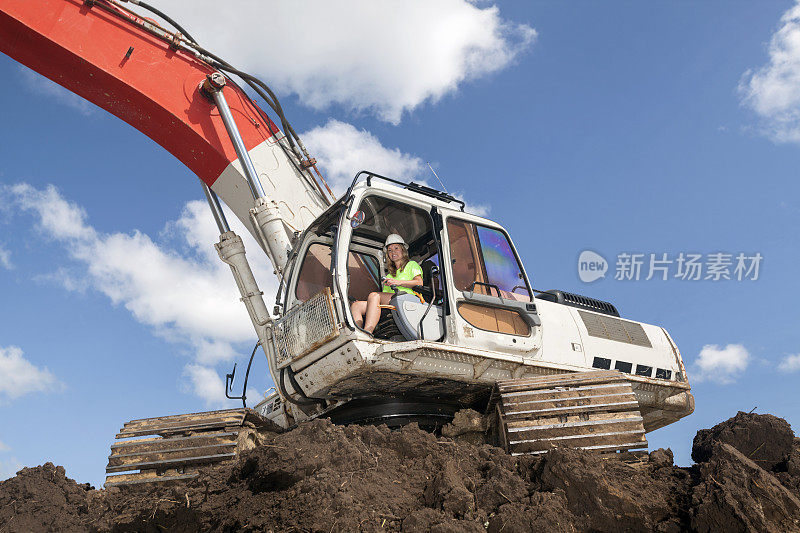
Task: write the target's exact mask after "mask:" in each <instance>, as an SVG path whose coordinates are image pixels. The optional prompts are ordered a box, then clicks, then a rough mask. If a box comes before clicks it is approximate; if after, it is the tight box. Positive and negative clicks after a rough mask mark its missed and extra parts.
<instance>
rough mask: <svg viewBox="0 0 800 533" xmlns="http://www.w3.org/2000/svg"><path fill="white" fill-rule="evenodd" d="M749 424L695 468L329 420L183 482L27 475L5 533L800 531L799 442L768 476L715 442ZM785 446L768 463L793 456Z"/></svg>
mask: <svg viewBox="0 0 800 533" xmlns="http://www.w3.org/2000/svg"><path fill="white" fill-rule="evenodd" d="M741 415H742V414H741V413H740V415H737V417H734V418H733V419H731V420H729V421H728V422H726V423H723V424H720V425H718V426H715V428H713V429H712V430H706V432H701V433H702V434H703V436H702V437H701V436H700V434H698V438H697V439H695V441H696V443H702V446H703V450H704V451H703V453H704V454H705V455H702V457H703V461H702V462H701V463H700V464H698V465H695V466H694V467H691V468H679V467H675V466H673V464H672V452H670V451H669V450H656V451H654V452H652V453H651V454H650V455H649V457H648V456H642V457H639V458H638V459H636V458H632V457H628V459H627V460H626V461H623V460H622V458H619V457H618V458H611V459H600V458H599V457H598V456H597V455H595V454H593V453H590V452H583V451H577V450H553V451H551V452H549V453H547V454H546V455H544V456H541V457H511V456H509V455H507V454H505V453H504V452H503V451H502V450H500V449H498V448H494V447H492V446H489V445H478V444H472V443H470V442H461V441H459V440H451V439H450V438H447V437H436V436H434V435H432V434H429V433H426V432H424V431H420V430H419V429H418V428H416V427H414V426H409V427H405V428H403V429H401V430H398V431H390V430H389V429H387V428H386V427H359V426H350V427H342V426H335V425H333V424H331V423H330V422H328V421H326V420H317V421H314V422H311V423H307V424H303V425H301V426H300V427H298V428H297V429H295V430H294V431H291V432H288V433H284V434H281V435H275V436H274V437H272V438H270V439H268V441H267V442H266V444H265V445H264V446H262V447H260V448H257V449H255V450H253V451H251V452H248V453H246V454H244V455H243V456H242V457H241V458H240V460H239V461H238V462H236V463H235V464H232V465H229V466H225V467H220V468H216V469H208V470H206V471H204V472H203V473H201V475H200V476H199V477H198V478H197V479H195V480H193V481H191V482H189V483H184V484H174V485H172V486H157V487H139V488H134V489H126V490H119V489H112V490H108V491H94V490H91V487H88V486H85V485H78V484H77V483H75V482H74V481H72V480H70V479H67V478H66V477H65V476H64V471H63V469H61V468H60V467H59V468H56V467H54V466H53V465H51V464H47V465H44V466H41V467H37V468H32V469H25V470H23V471H21V472H20V473H19V474H18V475H17V476H16V477H15V478H12V479H10V480H8V481H5V482H3V483H0V531H3V532H5V531H48V530H58V531H104V532H105V531H164V530H169V531H325V532H329V531H386V530H389V531H412V532H416V531H420V532H421V531H434V532H440V533H444V532H456V531H476V532H478V531H487V530H488V531H492V532H498V533H499V532H501V531H502V532H503V533H513V532H523V531H537V530H548V531H549V530H553V531H565V532H571V531H619V530H627V531H665V532H672V531H675V532H677V531H686V530H696V531H711V530H725V531H728V530H729V531H746V530H753V529H755V530H762V531H800V502H798V499H797V492H796V486H797V485H798V484H800V475H798V474H800V468H798V467H800V450H798V449H797V447H796V446H795V447H794V448H792V443H793V442H794V441H793V440H790V441H789V442H790V450H789V453H788V455H787V456H786V457H785V458H784V459H783V460H782V461H779V462H777V463H774V464H773V462H770V463H768V464H770V465H772V470H767V469H764V468H762V466H760V463H757V462H755V461H753V460H751V459H749V458H748V457H746V455H747V453H751V454H752V450H749V451H748V452H744V451H742V450H741V449H740V448H738V447H737V446H736V444H734V443H732V442H730V439H729V438H728V437H726V436H722V435H727V433H726V432H724V431H722V430H720V431H717V432H716V433H715V430H716V429H717V428H720V426H724V425H725V424H730V427H736V428H738V427H740V426H741V424H743V423H744V422H742V420H743V419H742V418H741ZM745 416H746V417H748V418H747V421H749V422H747V423H752V424H755V426H754V427H762V426H763V427H767V426H769V427H772V426H775V427H779V426H781V424H780V423H778V424H777V425H776V424H774V422H775V421H780V422H781V423H783V424H785V422H783V421H782V420H780V419H777V418H775V417H769V415H745ZM764 417H768V418H764ZM462 418H464V419H465V420H466V421H468V420H469V419H470V417H469V416H463V417H462ZM468 426H469V427H471V425H470V424H466V423H465V424H464V427H468ZM726 427H727V426H726ZM786 427H787V428H788V425H786ZM456 429H457V428H456ZM456 429H453V431H452V432H451V433H452V434H453V435H456V436H458V435H457V434H459V433H460V431H461V430H456ZM723 429H724V428H723ZM709 432H710V433H709ZM467 433H469V432H467ZM730 433H733V434H736V431H731V432H730ZM715 435H720V436H719V437H717V436H715ZM789 436H790V438H791V439H794V436H793V435H792V434H791V430H789ZM698 439H699V440H698ZM725 439H728V440H725ZM466 440H471V439H466ZM773 440H774V439H769V440H768V441H767V442H766V444H765V445H764V446H762V447H761V448H759V451H760V450H762V449H763V448H765V447H766V448H769V449H768V450H764V451H763V452H762V453H763V455H759V456H758V457H759V458H761V459H766V458H771V457H778V456H780V454H781V453H783V454H785V453H786V451H785V450H784V449H783V448H781V450H783V451H778V450H773V449H771V447H772V445H773V442H772V441H773ZM748 442H749V441H748ZM783 442H784V441H783V440H780V442H778V445H779V447H780V446H782V445H783V444H782V443H783ZM756 446H758V445H757V444H756ZM698 449H700V448H699V446H698ZM753 455H754V456H755V454H753ZM793 492H794V493H793Z"/></svg>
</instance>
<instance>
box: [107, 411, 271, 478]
mask: <svg viewBox="0 0 800 533" xmlns="http://www.w3.org/2000/svg"><path fill="white" fill-rule="evenodd" d="M269 425H271V424H270V422H269V421H268V420H267V419H265V418H263V417H262V416H261V415H259V414H258V413H256V412H255V411H253V410H252V409H226V410H222V411H207V412H202V413H187V414H181V415H169V416H160V417H155V418H143V419H138V420H131V421H130V422H127V423H126V424H125V425H124V426H123V427H122V429H120V431H119V433H118V434H117V435H116V439H128V440H121V441H120V442H117V443H115V444H112V446H111V455H109V456H108V465H106V474H108V475H107V476H106V483H105V486H106V488H110V487H115V486H123V485H131V484H138V483H152V482H166V481H176V480H186V479H191V478H193V477H196V476H197V469H198V468H199V467H200V466H205V465H209V464H218V463H223V462H227V461H231V460H233V459H235V457H236V455H237V453H238V452H240V451H241V448H242V446H243V443H244V442H245V441H247V439H246V435H247V434H250V433H252V432H255V431H257V429H258V428H259V427H263V426H269ZM143 436H149V437H147V438H131V437H143Z"/></svg>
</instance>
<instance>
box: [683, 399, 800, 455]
mask: <svg viewBox="0 0 800 533" xmlns="http://www.w3.org/2000/svg"><path fill="white" fill-rule="evenodd" d="M722 442H724V443H727V444H730V445H731V446H733V447H734V448H736V449H737V450H739V451H740V452H742V454H744V456H745V457H748V458H749V459H750V460H751V461H753V462H755V463H756V464H757V465H758V466H760V467H761V468H764V469H765V470H774V469H775V468H776V467H777V466H778V465H781V464H783V463H785V462H786V461H787V460H788V459H789V455H790V454H791V452H792V445H793V442H794V433H792V428H791V427H790V426H789V424H787V423H786V420H784V419H782V418H778V417H777V416H772V415H759V414H754V413H744V412H742V411H739V412H738V413H736V416H734V417H733V418H731V419H728V420H726V421H725V422H721V423H719V424H717V425H716V426H714V427H713V428H711V429H701V430H700V431H698V432H697V435H696V436H695V438H694V442H693V443H692V459H694V460H695V462H697V463H704V462H706V461H708V460H709V459H710V458H711V456H712V452H713V449H714V446H715V445H716V444H717V443H722Z"/></svg>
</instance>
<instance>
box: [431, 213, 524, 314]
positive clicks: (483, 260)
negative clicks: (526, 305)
mask: <svg viewBox="0 0 800 533" xmlns="http://www.w3.org/2000/svg"><path fill="white" fill-rule="evenodd" d="M447 234H448V237H449V239H450V258H451V259H452V262H453V265H452V267H453V282H454V283H455V286H456V288H457V289H458V290H460V291H474V292H477V293H480V294H487V295H491V296H500V297H502V298H508V299H513V300H520V301H525V302H529V301H531V293H530V290H528V286H527V284H526V283H525V279H524V277H523V275H522V267H521V266H520V264H519V262H518V261H517V257H516V255H515V254H514V250H513V249H512V248H511V243H510V242H509V240H508V237H506V235H505V233H503V232H502V231H500V230H497V229H494V228H488V227H486V226H480V225H478V224H474V223H472V222H466V221H463V220H457V219H452V218H451V219H449V220H448V221H447Z"/></svg>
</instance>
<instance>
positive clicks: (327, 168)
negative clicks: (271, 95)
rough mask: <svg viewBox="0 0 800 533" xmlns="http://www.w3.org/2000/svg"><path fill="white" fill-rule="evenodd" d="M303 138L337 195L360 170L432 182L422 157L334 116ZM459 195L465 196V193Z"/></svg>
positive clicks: (480, 210) (476, 209)
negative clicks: (390, 144) (428, 177)
mask: <svg viewBox="0 0 800 533" xmlns="http://www.w3.org/2000/svg"><path fill="white" fill-rule="evenodd" d="M302 138H303V139H304V140H305V143H306V145H307V146H308V148H309V149H310V150H311V151H312V152H313V153H314V154H315V155H316V158H317V160H318V161H319V165H320V168H321V169H322V170H323V171H324V173H325V177H326V180H327V181H328V183H329V184H330V186H331V188H333V190H334V193H335V194H336V195H337V196H339V195H341V194H343V193H344V192H345V191H346V190H347V187H348V186H349V185H350V183H351V182H352V181H353V178H354V177H355V175H356V172H358V171H360V170H369V171H372V172H375V173H376V174H381V175H383V176H387V177H390V178H395V179H398V180H401V181H415V182H417V183H421V184H425V185H430V184H429V183H428V182H427V181H426V180H425V179H424V178H422V176H426V175H428V176H430V175H431V174H430V170H429V169H428V165H427V164H425V162H424V161H423V160H422V159H421V158H419V157H417V156H415V155H412V154H408V153H405V152H403V151H401V150H400V149H399V148H387V147H385V146H384V145H383V144H381V142H380V140H378V138H377V137H375V136H374V135H373V134H372V133H370V132H369V131H367V130H364V129H358V128H356V127H355V126H353V125H352V124H348V123H346V122H341V121H339V120H334V119H331V120H329V121H328V123H327V124H325V125H324V126H318V127H316V128H314V129H312V130H309V131H307V132H305V133H303V134H302ZM434 179H435V178H434ZM433 187H434V188H439V183H438V182H436V183H434V184H433ZM455 196H456V198H458V199H460V200H463V199H464V198H463V195H461V194H455ZM467 211H469V212H470V213H474V214H476V215H480V216H485V215H487V214H488V213H489V207H488V206H484V205H476V204H470V203H468V204H467Z"/></svg>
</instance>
